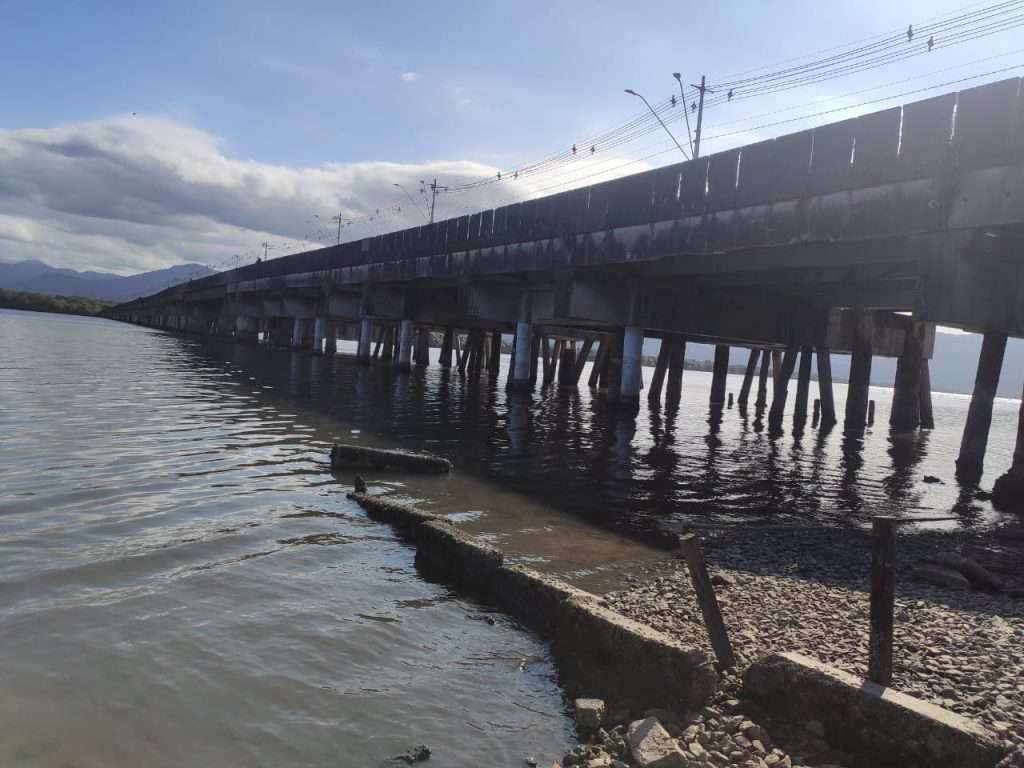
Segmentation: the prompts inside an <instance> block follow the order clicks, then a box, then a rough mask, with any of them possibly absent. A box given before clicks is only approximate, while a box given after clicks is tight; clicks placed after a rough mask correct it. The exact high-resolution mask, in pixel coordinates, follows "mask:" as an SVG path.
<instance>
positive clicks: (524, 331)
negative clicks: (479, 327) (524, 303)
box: [508, 322, 533, 391]
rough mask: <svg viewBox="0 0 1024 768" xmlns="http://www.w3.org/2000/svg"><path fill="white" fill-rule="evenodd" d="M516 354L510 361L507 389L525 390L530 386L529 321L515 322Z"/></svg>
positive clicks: (530, 330) (531, 328) (531, 348)
mask: <svg viewBox="0 0 1024 768" xmlns="http://www.w3.org/2000/svg"><path fill="white" fill-rule="evenodd" d="M515 347H516V356H515V360H513V361H512V378H511V379H510V380H509V385H508V386H509V389H513V390H519V391H525V390H528V389H530V388H531V386H532V384H531V382H530V373H531V370H530V369H531V368H532V366H531V364H530V352H531V351H532V350H533V326H532V325H530V324H529V323H524V322H520V323H516V341H515Z"/></svg>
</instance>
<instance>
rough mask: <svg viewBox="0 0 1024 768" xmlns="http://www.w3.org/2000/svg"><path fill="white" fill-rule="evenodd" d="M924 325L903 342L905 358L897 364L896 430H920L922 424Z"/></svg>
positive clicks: (893, 414)
mask: <svg viewBox="0 0 1024 768" xmlns="http://www.w3.org/2000/svg"><path fill="white" fill-rule="evenodd" d="M924 330H925V326H924V324H923V323H914V324H913V325H912V326H911V328H910V331H909V332H908V333H907V335H906V339H905V340H904V342H903V354H902V355H900V357H899V359H898V360H897V361H896V383H895V385H894V387H893V392H892V412H891V413H890V414H889V424H891V425H892V426H893V428H895V429H903V430H911V429H917V428H918V426H920V424H921V361H922V360H923V357H922V355H923V352H924Z"/></svg>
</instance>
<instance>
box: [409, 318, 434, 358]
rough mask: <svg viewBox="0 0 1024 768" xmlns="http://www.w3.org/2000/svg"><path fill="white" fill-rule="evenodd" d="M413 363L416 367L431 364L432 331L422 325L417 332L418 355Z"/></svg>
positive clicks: (416, 354)
mask: <svg viewBox="0 0 1024 768" xmlns="http://www.w3.org/2000/svg"><path fill="white" fill-rule="evenodd" d="M413 362H415V363H416V365H429V364H430V330H429V329H427V328H425V327H424V326H422V325H421V326H420V327H419V328H418V329H417V332H416V353H415V355H414V359H413Z"/></svg>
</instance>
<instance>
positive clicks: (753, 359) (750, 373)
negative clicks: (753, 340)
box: [736, 349, 761, 405]
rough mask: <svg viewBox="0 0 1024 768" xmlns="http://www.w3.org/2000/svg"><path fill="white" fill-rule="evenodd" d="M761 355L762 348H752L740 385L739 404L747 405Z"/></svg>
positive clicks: (737, 401)
mask: <svg viewBox="0 0 1024 768" xmlns="http://www.w3.org/2000/svg"><path fill="white" fill-rule="evenodd" d="M760 357H761V350H759V349H752V350H750V357H748V358H747V370H746V371H744V372H743V384H742V385H741V386H740V396H739V397H738V398H736V404H737V405H746V404H747V402H748V401H749V400H750V388H751V387H752V386H753V384H754V374H756V373H757V362H758V360H759V359H760Z"/></svg>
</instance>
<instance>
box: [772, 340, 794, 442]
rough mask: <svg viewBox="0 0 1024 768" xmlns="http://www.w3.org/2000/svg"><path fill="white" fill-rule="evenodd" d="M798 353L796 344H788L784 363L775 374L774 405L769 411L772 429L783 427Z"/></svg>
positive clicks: (783, 358) (783, 359)
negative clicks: (790, 383) (790, 382)
mask: <svg viewBox="0 0 1024 768" xmlns="http://www.w3.org/2000/svg"><path fill="white" fill-rule="evenodd" d="M796 355H797V348H796V344H789V345H787V346H786V354H785V355H783V357H782V365H781V366H780V367H779V370H778V372H777V373H776V375H775V392H774V393H773V394H772V407H771V409H770V410H769V411H768V428H769V429H771V430H776V431H778V430H779V429H781V428H782V416H783V414H784V413H785V412H786V400H787V399H788V397H789V380H790V379H791V378H792V377H793V369H794V368H796Z"/></svg>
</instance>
